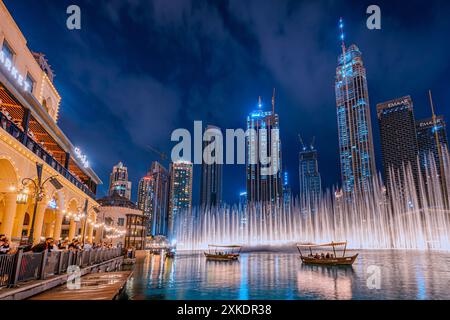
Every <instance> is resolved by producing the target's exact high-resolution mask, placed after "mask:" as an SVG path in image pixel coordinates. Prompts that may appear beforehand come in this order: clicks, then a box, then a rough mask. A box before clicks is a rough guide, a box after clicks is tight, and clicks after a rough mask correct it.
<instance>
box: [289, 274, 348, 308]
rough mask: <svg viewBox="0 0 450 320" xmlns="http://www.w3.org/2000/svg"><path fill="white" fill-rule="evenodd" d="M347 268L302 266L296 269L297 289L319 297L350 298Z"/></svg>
mask: <svg viewBox="0 0 450 320" xmlns="http://www.w3.org/2000/svg"><path fill="white" fill-rule="evenodd" d="M349 270H350V269H348V270H339V269H335V268H327V267H322V266H317V267H315V266H302V268H301V270H299V271H297V290H298V291H299V292H304V293H306V294H312V295H318V296H319V298H320V299H340V300H348V299H351V298H352V296H353V294H352V280H351V276H350V275H348V274H347V272H349Z"/></svg>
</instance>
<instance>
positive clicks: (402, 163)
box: [377, 96, 418, 190]
mask: <svg viewBox="0 0 450 320" xmlns="http://www.w3.org/2000/svg"><path fill="white" fill-rule="evenodd" d="M377 116H378V123H379V127H380V136H381V139H380V140H381V141H380V142H381V151H382V155H383V167H384V181H385V183H386V186H388V187H391V188H401V189H403V188H404V185H403V181H404V179H405V176H404V170H403V168H407V167H408V166H410V167H411V169H412V172H413V175H414V179H415V182H416V185H417V181H418V180H417V177H418V176H417V173H418V170H417V154H418V153H417V136H416V125H415V120H414V107H413V102H412V100H411V97H410V96H406V97H402V98H398V99H394V100H391V101H387V102H384V103H379V104H377ZM390 172H392V173H393V174H395V175H396V176H398V177H399V178H400V181H399V182H398V183H399V184H400V182H401V184H400V185H391V179H390V178H391V177H390ZM396 180H398V179H396ZM388 190H389V189H388Z"/></svg>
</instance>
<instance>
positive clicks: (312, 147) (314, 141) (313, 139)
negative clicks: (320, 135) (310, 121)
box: [310, 136, 316, 150]
mask: <svg viewBox="0 0 450 320" xmlns="http://www.w3.org/2000/svg"><path fill="white" fill-rule="evenodd" d="M315 143H316V136H314V137H313V138H312V141H311V145H310V147H311V150H314V144H315Z"/></svg>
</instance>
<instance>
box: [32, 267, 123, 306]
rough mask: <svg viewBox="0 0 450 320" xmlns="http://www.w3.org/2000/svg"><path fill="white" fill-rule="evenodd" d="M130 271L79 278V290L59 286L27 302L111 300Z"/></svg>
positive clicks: (121, 286)
mask: <svg viewBox="0 0 450 320" xmlns="http://www.w3.org/2000/svg"><path fill="white" fill-rule="evenodd" d="M131 273H132V272H131V271H120V272H104V273H90V274H87V275H85V276H83V277H81V286H80V289H69V288H68V287H67V285H61V286H59V287H56V288H54V289H51V290H49V291H46V292H43V293H41V294H38V295H36V296H34V297H31V298H30V299H29V300H113V299H114V298H115V297H116V296H117V295H118V294H119V293H120V291H121V290H122V289H123V287H124V286H125V284H126V283H127V281H128V278H129V277H130V276H131Z"/></svg>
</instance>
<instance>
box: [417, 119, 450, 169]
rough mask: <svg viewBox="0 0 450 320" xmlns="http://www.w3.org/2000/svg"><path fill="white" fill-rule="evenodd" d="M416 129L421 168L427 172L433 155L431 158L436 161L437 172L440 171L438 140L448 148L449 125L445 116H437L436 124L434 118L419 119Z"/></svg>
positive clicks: (442, 145)
mask: <svg viewBox="0 0 450 320" xmlns="http://www.w3.org/2000/svg"><path fill="white" fill-rule="evenodd" d="M416 131H417V143H418V146H419V157H420V165H421V170H422V171H423V172H425V171H426V169H427V168H428V170H429V169H430V168H431V164H430V161H429V160H430V156H431V159H434V161H435V164H436V168H437V172H440V160H439V151H438V144H437V142H438V141H439V143H440V145H441V147H442V149H444V150H448V139H447V126H446V123H445V120H444V116H437V117H436V124H434V122H433V118H428V119H423V120H418V121H417V122H416ZM436 134H437V135H436ZM436 136H437V140H436Z"/></svg>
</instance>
